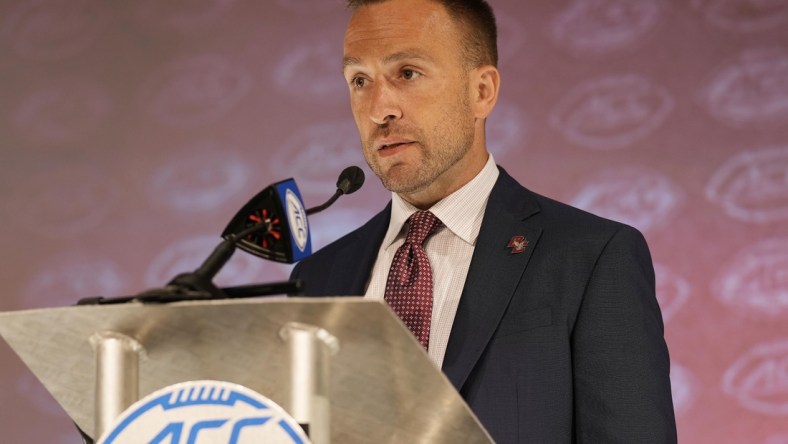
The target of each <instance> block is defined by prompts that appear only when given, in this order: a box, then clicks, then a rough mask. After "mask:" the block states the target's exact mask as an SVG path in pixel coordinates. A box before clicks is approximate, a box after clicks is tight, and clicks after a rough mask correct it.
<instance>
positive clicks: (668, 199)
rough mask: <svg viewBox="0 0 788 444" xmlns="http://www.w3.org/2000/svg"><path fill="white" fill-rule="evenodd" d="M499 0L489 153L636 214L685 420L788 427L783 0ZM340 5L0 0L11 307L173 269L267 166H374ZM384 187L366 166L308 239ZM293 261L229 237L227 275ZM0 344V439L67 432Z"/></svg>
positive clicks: (752, 429)
mask: <svg viewBox="0 0 788 444" xmlns="http://www.w3.org/2000/svg"><path fill="white" fill-rule="evenodd" d="M491 3H492V4H493V6H494V7H495V9H496V11H497V14H498V17H499V27H500V52H501V64H500V68H501V71H502V75H503V91H502V99H501V101H500V103H499V105H498V107H497V109H496V111H495V113H494V115H493V116H492V118H491V119H490V121H489V125H488V129H489V131H488V132H489V139H490V140H489V145H490V147H491V150H492V151H493V153H494V155H495V157H496V160H497V161H498V162H499V163H500V164H502V165H504V166H505V167H506V168H507V169H508V171H509V172H510V173H512V174H513V175H514V176H515V177H516V178H517V179H519V180H520V181H521V182H522V183H523V184H525V185H526V186H528V187H529V188H531V189H533V190H535V191H537V192H540V193H542V194H546V195H548V196H551V197H554V198H557V199H559V200H563V201H566V202H568V203H572V204H574V205H577V206H579V207H582V208H585V209H588V210H590V211H592V212H595V213H598V214H600V215H603V216H607V217H610V218H613V219H618V220H621V221H624V222H627V223H630V224H632V225H634V226H636V227H638V228H640V229H641V230H642V231H643V232H644V233H645V235H646V237H647V239H648V241H649V243H650V245H651V248H652V253H653V256H654V259H655V265H656V271H657V278H658V296H659V300H660V303H661V305H662V309H663V315H664V318H665V325H666V336H667V340H668V344H669V346H670V352H671V358H672V362H673V367H672V374H671V378H672V381H673V394H674V400H675V405H676V412H677V418H678V427H679V436H680V439H681V441H682V442H686V443H757V444H779V443H782V444H784V443H788V1H785V0H686V1H680V0H558V1H556V0H553V1H548V0H542V1H526V2H524V1H522V0H519V1H518V0H492V1H491ZM346 19H347V13H346V12H345V11H344V8H343V4H342V2H341V1H340V0H259V1H254V2H253V1H243V0H191V1H172V0H168V1H159V0H135V1H127V2H110V1H104V2H99V1H95V0H94V1H90V0H35V1H22V0H7V1H3V2H0V150H1V151H0V152H2V163H1V164H0V173H1V174H0V205H1V206H0V214H1V215H2V218H1V219H0V220H2V221H3V225H2V226H3V230H2V232H0V249H1V251H2V259H0V261H2V262H1V264H2V265H1V266H0V279H1V280H0V282H2V297H1V298H0V310H3V311H8V310H17V309H27V308H39V307H51V306H63V305H69V304H72V303H73V302H74V301H75V300H77V299H78V298H80V297H84V296H91V295H105V296H113V295H121V294H129V293H134V292H137V291H140V290H143V289H146V288H150V287H155V286H159V285H161V284H163V283H165V282H166V281H167V280H169V279H170V278H171V277H172V276H174V275H175V274H176V273H178V272H181V271H186V270H190V269H192V268H194V267H195V266H196V265H197V264H198V263H199V262H200V260H201V259H202V258H203V257H204V256H205V255H207V254H208V253H209V252H210V250H211V249H212V247H213V245H215V243H216V242H217V241H218V234H219V233H220V232H221V230H222V229H223V228H224V225H225V224H226V223H227V221H228V220H229V218H230V217H231V216H232V215H233V214H234V212H235V211H236V210H237V209H238V208H239V207H240V206H241V205H242V204H244V203H245V202H246V201H247V200H248V198H250V197H251V196H252V195H254V194H255V193H256V192H257V191H258V190H260V189H261V188H262V187H264V186H265V185H267V184H269V183H272V182H275V181H278V180H281V179H284V178H287V177H290V176H292V177H294V178H295V179H296V180H297V181H298V183H299V186H300V188H301V190H302V192H303V194H304V197H305V200H306V203H307V206H313V205H317V204H319V203H322V201H323V200H324V199H326V198H327V197H328V196H329V195H330V194H331V192H332V191H333V184H334V182H335V178H336V175H337V174H338V172H339V171H341V169H342V168H344V167H345V166H347V165H351V164H356V165H363V166H364V167H365V169H366V165H364V161H363V157H362V155H361V151H360V147H359V141H358V138H357V135H356V132H355V127H354V124H353V121H352V118H351V116H350V112H349V106H348V100H347V92H346V86H345V84H344V82H343V79H342V77H341V74H340V63H341V53H342V46H341V42H342V36H343V32H344V26H345V22H346ZM367 172H368V177H369V176H371V175H370V174H369V171H368V170H367ZM386 200H387V193H386V192H385V191H384V190H383V189H382V187H381V186H380V184H379V182H378V181H377V180H376V179H375V178H373V177H369V179H368V182H367V184H366V185H365V186H364V188H362V190H361V191H359V192H358V193H357V194H355V195H353V196H348V197H345V198H343V199H342V200H340V202H339V203H338V204H337V205H336V206H335V207H334V208H332V209H331V210H329V211H327V212H325V213H323V214H320V215H316V216H314V217H313V218H312V219H311V223H312V227H313V230H314V233H313V235H314V240H315V243H316V244H317V246H320V245H325V244H326V243H327V242H329V241H331V240H333V239H335V238H337V237H339V236H340V235H341V234H343V233H345V232H347V231H348V230H350V229H351V228H353V227H355V226H357V225H359V224H361V223H362V222H363V221H365V220H366V218H367V217H369V216H370V215H372V214H373V213H375V212H376V211H377V210H378V209H380V208H381V207H382V206H383V204H384V202H385V201H386ZM287 274H288V267H284V266H280V265H277V264H274V263H270V262H263V261H261V260H259V259H256V258H253V257H251V256H248V255H245V254H243V253H237V254H236V257H234V258H233V260H232V261H231V263H230V264H229V266H228V267H227V269H226V270H224V271H223V272H222V273H221V275H220V277H219V282H220V283H222V284H246V283H252V282H260V281H267V280H280V279H283V278H285V277H286V276H287ZM0 362H1V363H2V365H0V381H2V386H0V440H1V441H2V442H31V443H54V444H59V443H63V444H65V443H73V442H76V435H75V433H74V431H73V430H72V427H71V424H70V423H69V421H68V418H67V416H66V414H65V413H64V412H63V411H62V410H61V409H60V407H59V406H58V405H57V404H56V403H55V402H54V401H52V399H51V398H50V396H49V395H48V394H47V393H46V392H45V390H44V389H43V387H42V386H41V385H40V384H39V383H38V382H37V381H36V380H35V377H34V376H32V374H31V373H29V372H28V371H27V370H26V369H25V367H24V365H23V364H22V362H21V361H20V360H19V359H18V358H17V357H16V355H15V354H14V353H13V352H12V351H11V349H10V348H9V347H8V346H7V345H6V344H5V343H4V342H3V343H2V344H0ZM42 424H46V427H43V426H42Z"/></svg>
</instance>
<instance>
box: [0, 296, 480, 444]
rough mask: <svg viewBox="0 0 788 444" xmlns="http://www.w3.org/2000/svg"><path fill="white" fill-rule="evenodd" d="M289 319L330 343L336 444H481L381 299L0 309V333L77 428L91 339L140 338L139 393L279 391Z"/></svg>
mask: <svg viewBox="0 0 788 444" xmlns="http://www.w3.org/2000/svg"><path fill="white" fill-rule="evenodd" d="M288 322H301V323H305V324H310V325H313V326H316V327H321V328H323V329H325V330H327V331H328V332H329V333H331V334H332V335H333V336H335V337H336V338H337V339H338V340H339V346H340V348H339V351H338V353H337V354H336V355H335V356H333V358H332V361H331V440H332V442H334V443H342V444H344V443H430V444H434V443H457V442H462V443H489V442H492V440H491V439H490V438H489V435H488V434H487V432H486V431H485V430H484V429H483V427H482V426H481V425H480V424H479V422H478V420H477V419H476V417H475V416H474V415H473V413H472V412H471V411H470V409H469V408H468V406H467V404H465V402H464V401H463V400H462V398H461V397H460V395H459V394H458V393H457V391H456V390H455V389H454V388H453V387H452V385H451V383H450V382H449V380H448V379H447V378H446V377H445V376H444V375H443V373H441V372H440V370H439V369H437V368H436V367H435V366H434V365H433V364H432V362H431V361H430V360H429V358H428V356H427V354H426V352H425V351H424V350H423V349H422V348H421V346H420V345H419V344H418V342H417V341H416V339H415V338H414V337H413V336H412V335H411V334H410V332H408V330H407V328H406V327H405V326H404V325H403V324H402V323H401V322H400V321H399V320H398V319H397V318H396V315H394V314H393V312H391V310H390V309H389V308H388V306H386V305H385V303H384V302H382V301H371V300H364V299H361V298H350V297H341V298H282V299H270V298H269V299H264V300H261V299H252V300H250V299H247V300H240V301H239V300H218V301H207V302H204V301H199V302H179V303H172V304H163V305H155V304H150V305H143V304H126V305H104V306H78V307H63V308H50V309H39V310H25V311H17V312H7V313H0V335H2V336H3V337H4V338H5V339H6V341H7V342H8V343H9V345H10V346H11V347H12V348H13V349H14V350H15V351H16V353H17V354H18V355H19V356H20V357H21V358H22V360H23V361H24V362H25V364H27V366H28V367H29V368H30V369H31V371H32V372H33V373H34V374H35V375H36V376H37V377H38V379H39V380H40V381H41V382H42V383H43V384H44V386H45V387H46V388H47V389H48V390H49V391H50V392H51V393H52V395H53V396H54V398H55V399H56V400H57V401H58V402H59V403H60V405H61V406H62V407H63V408H64V409H65V410H66V412H67V413H68V414H69V415H70V416H71V418H72V419H73V420H74V421H75V422H76V423H77V424H79V426H80V427H81V428H82V429H83V430H88V431H91V430H93V426H94V424H93V422H94V415H93V411H94V378H95V366H96V364H95V357H94V353H93V350H92V348H91V345H90V342H89V338H90V337H91V335H93V334H94V333H96V332H101V331H113V332H117V333H122V334H125V335H127V336H129V337H132V338H134V339H136V340H137V341H139V343H140V344H141V345H142V346H143V348H144V352H143V354H142V356H141V357H140V368H139V374H140V381H139V388H140V397H144V396H145V395H147V394H149V393H151V392H153V391H155V390H158V389H160V388H163V387H166V386H168V385H171V384H175V383H178V382H183V381H192V380H200V379H213V380H221V381H229V382H234V383H237V384H241V385H244V386H246V387H249V388H251V389H253V390H255V391H257V392H259V393H261V394H263V395H265V396H267V397H269V398H270V399H272V400H273V401H274V402H276V403H278V404H280V405H286V401H287V396H288V387H287V383H286V381H287V380H288V371H289V369H288V361H287V347H286V344H285V343H284V342H283V341H282V340H281V339H280V337H279V330H280V329H281V328H282V326H283V325H285V324H286V323H288Z"/></svg>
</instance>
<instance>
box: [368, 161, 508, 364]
mask: <svg viewBox="0 0 788 444" xmlns="http://www.w3.org/2000/svg"><path fill="white" fill-rule="evenodd" d="M497 179H498V168H497V167H496V166H495V160H494V159H493V156H492V154H490V155H489V157H488V159H487V163H486V164H485V165H484V168H482V170H481V171H480V172H479V174H477V175H476V177H474V178H473V179H472V180H471V181H470V182H468V183H467V184H465V185H464V186H463V187H462V188H460V189H459V190H457V191H455V192H454V193H452V194H450V195H449V196H447V197H445V198H444V199H443V200H441V201H439V202H438V203H436V204H435V205H433V206H432V208H430V209H429V211H431V212H432V214H434V215H435V216H437V217H438V219H440V221H441V222H443V224H442V225H441V226H440V227H439V228H438V229H437V230H436V231H435V233H434V234H433V235H432V236H430V237H429V238H428V239H427V240H426V242H425V243H424V248H425V250H426V251H427V257H428V258H429V260H430V265H431V266H432V276H433V291H432V294H433V302H432V321H431V324H430V344H429V349H428V353H429V355H430V359H432V361H433V362H434V363H435V365H437V366H438V368H440V367H441V365H442V364H443V356H444V354H445V353H446V346H447V345H448V343H449V334H450V333H451V327H452V324H453V323H454V315H455V313H456V312H457V306H458V305H459V303H460V296H461V295H462V290H463V288H464V287H465V278H466V277H467V276H468V269H469V268H470V265H471V257H472V256H473V249H474V247H475V246H476V239H477V238H478V237H479V229H480V228H481V225H482V218H484V210H485V208H486V207H487V200H488V199H489V197H490V192H491V191H492V189H493V186H494V185H495V181H496V180H497ZM416 211H418V208H416V207H414V206H413V205H411V204H409V203H408V202H406V201H404V200H403V199H402V198H401V197H399V196H398V195H397V194H396V193H392V202H391V220H390V221H389V228H388V231H387V232H386V236H385V237H384V238H383V242H382V243H381V244H380V250H379V251H378V257H377V260H376V261H375V266H374V267H373V268H372V275H371V277H370V280H369V283H368V284H367V292H366V294H365V297H367V298H374V299H383V298H384V295H385V290H386V280H387V279H388V274H389V268H390V267H391V261H392V260H393V259H394V253H396V251H397V249H398V248H399V247H400V246H401V245H402V244H404V243H405V235H406V233H407V228H406V226H405V225H406V222H407V220H408V218H409V217H410V216H411V215H412V214H413V213H415V212H416Z"/></svg>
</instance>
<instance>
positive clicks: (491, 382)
mask: <svg viewBox="0 0 788 444" xmlns="http://www.w3.org/2000/svg"><path fill="white" fill-rule="evenodd" d="M390 212H391V205H390V204H389V206H387V207H386V209H385V210H383V211H382V212H381V213H379V214H378V215H376V216H375V217H373V218H372V219H371V220H370V221H369V222H367V223H366V224H365V225H364V226H362V227H361V228H359V229H357V230H355V231H353V232H351V233H350V234H348V235H347V236H344V237H343V238H341V239H339V240H337V241H336V242H334V243H332V244H331V245H329V246H327V247H325V248H323V249H321V250H320V251H318V252H316V253H315V254H314V255H312V256H311V257H310V258H308V259H306V260H304V261H302V262H301V263H300V264H298V265H297V266H296V268H295V269H294V270H293V278H300V279H302V280H303V282H304V285H305V287H304V288H305V290H304V293H305V295H308V296H336V295H362V294H364V291H365V285H366V283H367V280H368V279H369V275H370V273H371V270H372V266H373V265H374V262H375V259H376V257H377V252H378V249H379V247H380V244H381V242H382V240H383V236H384V235H385V233H386V230H387V228H388V224H389V216H390ZM514 236H524V237H525V238H526V239H527V241H528V244H527V246H526V248H525V251H524V252H522V253H513V252H512V248H509V247H507V245H508V244H509V241H510V240H511V239H512V237H514ZM442 370H443V372H444V373H445V374H446V375H447V376H448V378H449V379H450V380H451V382H452V383H453V384H454V386H455V387H456V388H457V390H458V391H459V392H460V394H461V395H462V396H463V398H464V399H465V400H466V402H467V403H468V405H469V406H470V407H471V409H472V410H473V411H474V413H475V414H476V415H477V416H478V418H479V420H480V421H481V422H482V424H484V426H485V427H486V428H487V430H488V431H489V432H490V434H491V435H492V437H493V438H494V439H495V440H496V442H498V443H575V442H576V443H581V442H582V443H614V442H615V443H638V444H643V443H672V442H676V426H675V419H674V415H673V404H672V400H671V392H670V379H669V359H668V350H667V347H666V345H665V341H664V339H663V324H662V317H661V314H660V309H659V306H658V305H657V300H656V297H655V294H654V272H653V267H652V263H651V257H650V255H649V251H648V247H647V245H646V242H645V240H644V238H643V236H642V235H641V234H640V233H639V232H638V231H637V230H635V229H634V228H631V227H629V226H626V225H623V224H620V223H617V222H612V221H609V220H606V219H602V218H599V217H596V216H594V215H591V214H589V213H586V212H583V211H581V210H578V209H575V208H572V207H570V206H567V205H564V204H562V203H559V202H556V201H553V200H550V199H548V198H545V197H543V196H540V195H538V194H535V193H533V192H531V191H529V190H527V189H525V188H523V187H522V186H521V185H520V184H518V183H517V182H516V181H515V180H514V179H513V178H512V177H510V176H509V175H508V174H507V173H506V172H505V171H504V170H503V169H501V174H500V176H499V178H498V181H497V182H496V184H495V187H494V188H493V191H492V193H491V195H490V199H489V202H488V204H487V209H486V211H485V215H484V219H483V222H482V226H481V231H480V233H479V237H478V240H477V242H476V248H475V250H474V253H473V258H472V260H471V266H470V270H469V271H468V277H467V280H466V282H465V287H464V290H463V293H462V297H461V299H460V304H459V307H458V309H457V314H456V316H455V319H454V324H453V327H452V331H451V335H450V338H449V343H448V348H447V350H446V355H445V358H444V361H443V368H442Z"/></svg>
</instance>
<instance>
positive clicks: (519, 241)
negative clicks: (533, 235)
mask: <svg viewBox="0 0 788 444" xmlns="http://www.w3.org/2000/svg"><path fill="white" fill-rule="evenodd" d="M527 246H528V239H526V238H525V236H513V237H512V239H511V240H510V241H509V245H507V247H508V248H511V249H512V254H517V253H522V252H523V251H525V247H527Z"/></svg>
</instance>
